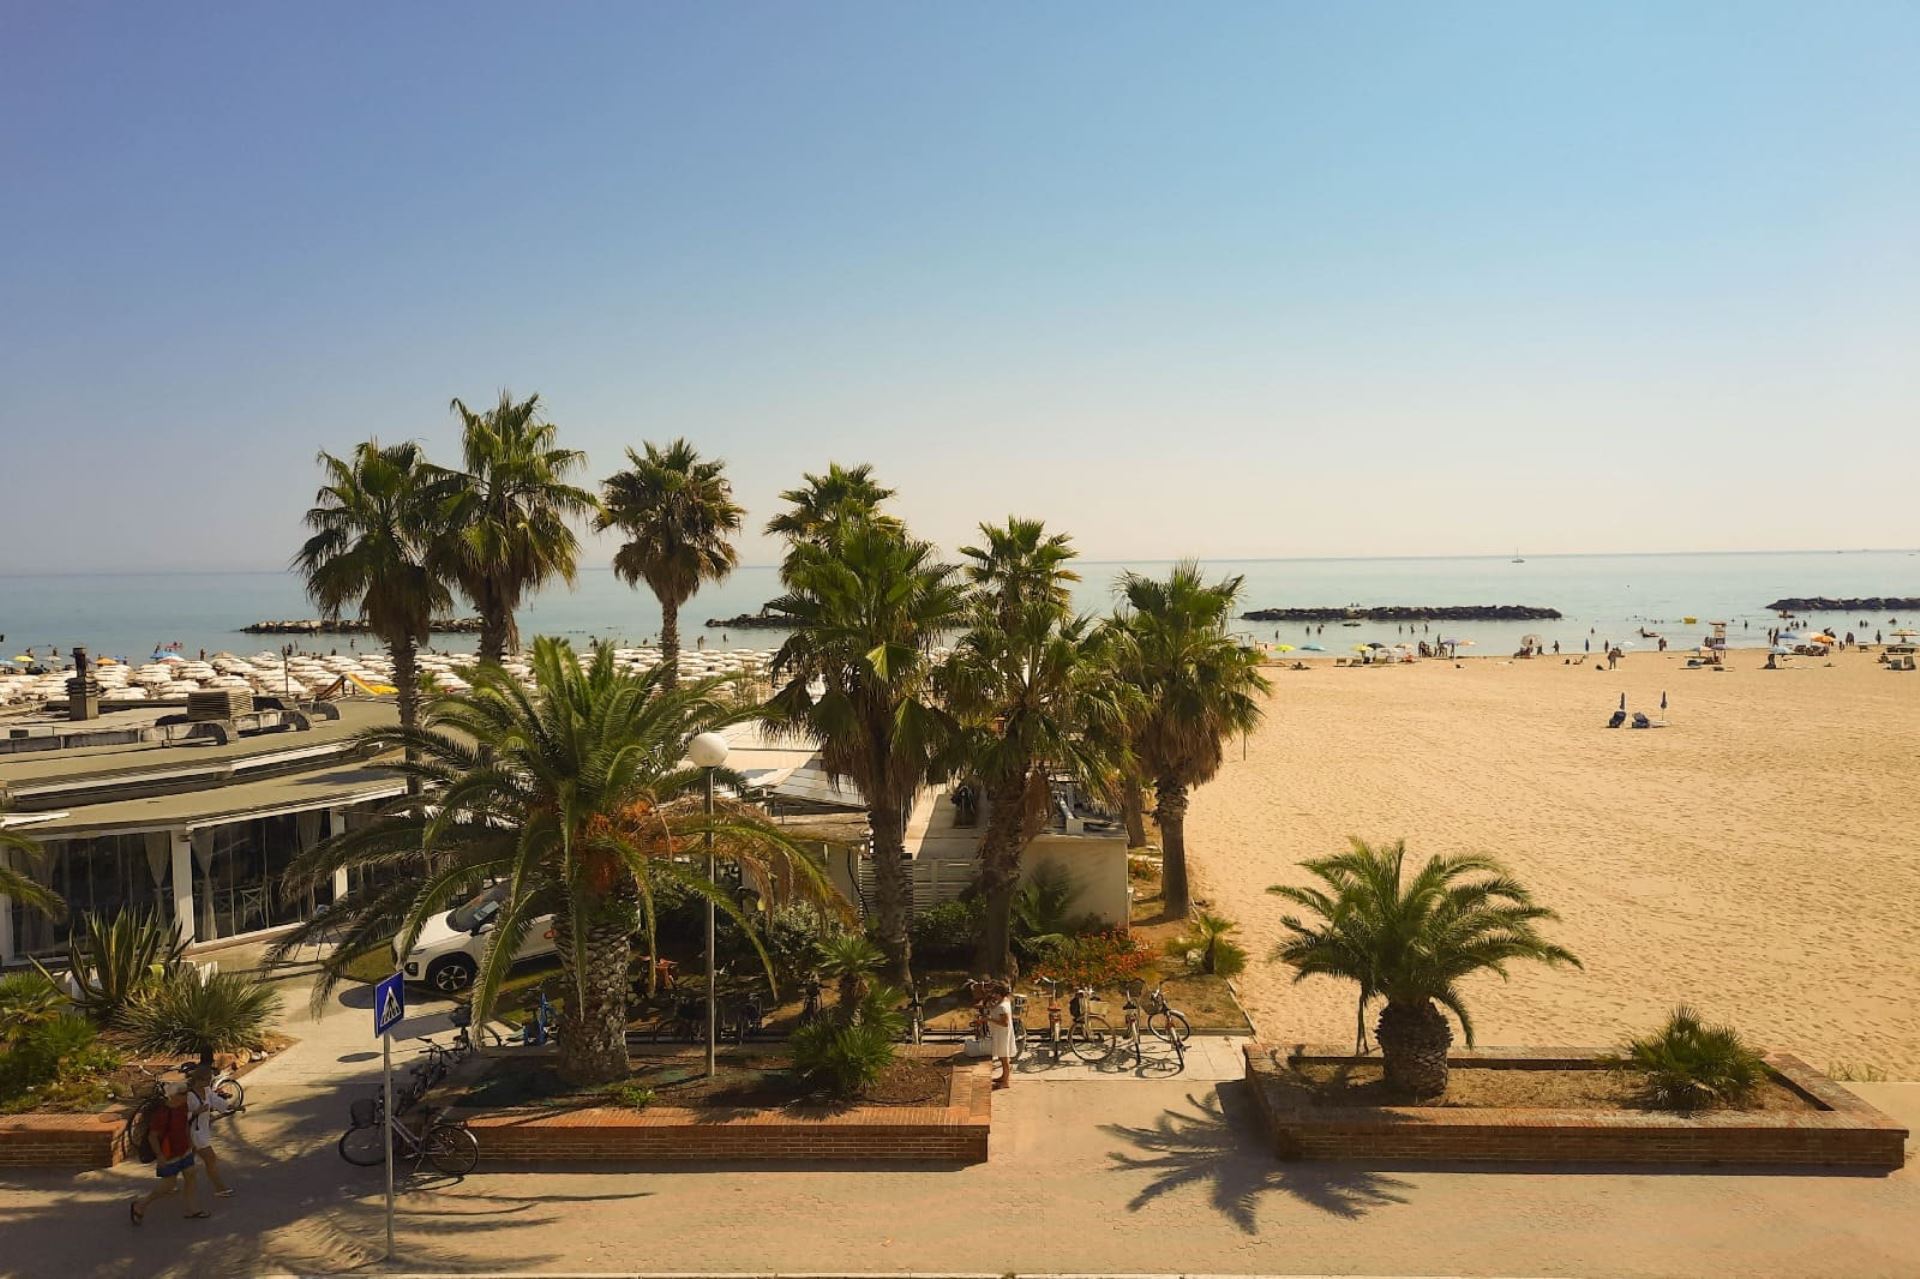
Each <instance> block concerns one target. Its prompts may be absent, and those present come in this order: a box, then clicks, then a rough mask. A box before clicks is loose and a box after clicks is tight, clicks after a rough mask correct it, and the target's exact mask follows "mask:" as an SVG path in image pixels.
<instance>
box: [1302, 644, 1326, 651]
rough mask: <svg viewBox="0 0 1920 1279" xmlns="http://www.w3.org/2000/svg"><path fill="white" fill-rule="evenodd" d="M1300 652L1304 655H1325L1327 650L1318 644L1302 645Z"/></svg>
mask: <svg viewBox="0 0 1920 1279" xmlns="http://www.w3.org/2000/svg"><path fill="white" fill-rule="evenodd" d="M1300 651H1301V652H1302V653H1324V652H1326V651H1327V650H1326V649H1324V648H1322V647H1320V645H1318V644H1302V645H1301V646H1300Z"/></svg>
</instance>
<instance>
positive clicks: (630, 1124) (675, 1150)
mask: <svg viewBox="0 0 1920 1279" xmlns="http://www.w3.org/2000/svg"><path fill="white" fill-rule="evenodd" d="M990 1088H991V1083H990V1080H989V1076H988V1067H987V1065H986V1064H985V1063H970V1064H967V1065H963V1066H958V1067H956V1068H955V1069H954V1070H953V1072H952V1079H951V1081H950V1083H949V1086H948V1095H947V1104H946V1105H944V1106H849V1107H845V1108H840V1109H835V1108H824V1107H823V1108H805V1109H803V1108H798V1107H787V1108H782V1109H779V1110H755V1109H747V1108H740V1109H726V1108H720V1107H712V1108H707V1109H699V1110H695V1109H681V1108H677V1107H672V1106H648V1107H646V1108H645V1109H643V1110H629V1109H626V1108H624V1107H592V1108H589V1109H581V1110H562V1111H554V1110H510V1111H490V1112H486V1113H474V1112H461V1117H464V1118H465V1119H466V1120H467V1125H468V1127H470V1128H471V1129H472V1130H473V1135H474V1136H475V1137H477V1138H479V1140H480V1156H481V1158H482V1159H485V1160H493V1159H508V1160H533V1161H542V1160H563V1161H618V1160H634V1161H647V1160H690V1159H700V1160H722V1161H730V1160H741V1161H748V1162H781V1161H789V1162H790V1161H808V1162H811V1161H821V1160H824V1161H845V1162H850V1163H872V1162H886V1161H901V1160H907V1161H916V1162H917V1161H929V1162H933V1161H938V1162H945V1163H984V1162H985V1161H986V1158H987V1136H988V1128H989V1122H990V1118H991V1107H992V1103H991V1092H990Z"/></svg>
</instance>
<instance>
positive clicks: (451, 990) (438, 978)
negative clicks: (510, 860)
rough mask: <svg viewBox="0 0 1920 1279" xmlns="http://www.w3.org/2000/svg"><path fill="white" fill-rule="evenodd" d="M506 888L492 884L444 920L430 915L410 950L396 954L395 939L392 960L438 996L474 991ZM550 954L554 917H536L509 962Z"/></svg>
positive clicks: (412, 980) (451, 912)
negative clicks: (472, 989)
mask: <svg viewBox="0 0 1920 1279" xmlns="http://www.w3.org/2000/svg"><path fill="white" fill-rule="evenodd" d="M506 896H507V888H506V885H504V884H496V885H494V886H493V887H492V888H489V889H486V890H485V891H484V892H481V893H478V894H476V895H475V896H473V897H470V898H468V899H467V900H466V901H464V902H462V903H461V904H460V905H458V906H456V907H454V908H453V909H452V910H450V911H448V912H447V913H446V914H444V915H435V916H434V917H433V918H431V919H429V920H428V921H427V922H426V925H425V926H424V927H423V928H421V930H420V936H419V937H418V938H417V939H416V940H415V941H414V943H413V949H412V950H411V951H408V952H407V953H406V954H405V955H402V954H401V953H400V938H399V937H395V938H394V939H393V958H394V963H395V965H396V966H397V967H398V968H399V970H400V971H401V972H402V973H404V974H406V979H407V980H408V981H410V982H420V983H423V984H425V985H428V986H431V987H433V989H435V990H437V991H439V992H440V993H441V994H443V995H454V994H458V993H459V992H460V991H463V990H465V989H466V988H467V987H469V986H471V985H473V979H474V978H475V977H477V976H479V975H480V961H481V960H482V959H483V958H484V957H485V956H486V953H487V945H488V942H487V936H488V934H489V933H491V932H492V931H493V924H494V920H495V919H496V918H497V917H498V916H499V914H500V903H501V902H502V901H504V900H505V899H506ZM553 953H554V941H553V916H552V915H541V916H538V917H537V918H535V919H534V921H533V922H532V923H531V924H529V925H528V926H527V935H526V936H525V937H523V938H521V940H520V949H519V951H518V952H516V953H515V955H514V957H513V962H514V963H516V964H519V963H524V962H526V961H527V960H529V959H539V958H541V957H542V956H545V955H551V954H553Z"/></svg>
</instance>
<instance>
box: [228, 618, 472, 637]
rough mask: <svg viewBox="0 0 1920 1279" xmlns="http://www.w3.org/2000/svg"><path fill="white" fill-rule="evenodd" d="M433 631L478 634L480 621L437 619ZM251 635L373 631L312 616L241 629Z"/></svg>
mask: <svg viewBox="0 0 1920 1279" xmlns="http://www.w3.org/2000/svg"><path fill="white" fill-rule="evenodd" d="M432 625H433V631H434V634H436V635H478V634H479V633H480V619H479V618H477V617H436V618H434V619H433V624H432ZM240 630H241V632H242V633H243V634H247V635H369V634H372V630H371V628H369V627H368V625H367V623H366V622H365V621H364V620H363V619H361V618H358V617H336V618H332V619H327V618H319V617H310V618H306V619H304V620H300V621H287V620H280V621H272V622H254V623H252V624H251V625H247V626H243V627H241V628H240Z"/></svg>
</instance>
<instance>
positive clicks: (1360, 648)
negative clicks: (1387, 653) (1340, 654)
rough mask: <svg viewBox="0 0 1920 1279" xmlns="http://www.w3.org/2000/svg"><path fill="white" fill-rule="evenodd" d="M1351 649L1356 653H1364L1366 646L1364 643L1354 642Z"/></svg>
mask: <svg viewBox="0 0 1920 1279" xmlns="http://www.w3.org/2000/svg"><path fill="white" fill-rule="evenodd" d="M1353 651H1354V652H1356V653H1364V652H1366V651H1367V646H1366V645H1365V644H1355V645H1354V646H1353Z"/></svg>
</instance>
